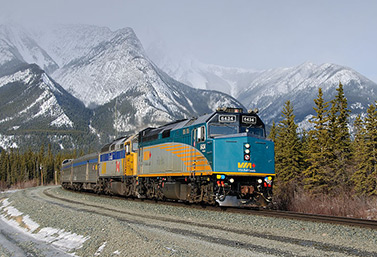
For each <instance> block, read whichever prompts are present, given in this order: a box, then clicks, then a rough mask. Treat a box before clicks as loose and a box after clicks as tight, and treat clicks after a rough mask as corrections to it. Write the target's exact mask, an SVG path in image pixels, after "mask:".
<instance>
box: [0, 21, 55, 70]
mask: <svg viewBox="0 0 377 257" xmlns="http://www.w3.org/2000/svg"><path fill="white" fill-rule="evenodd" d="M0 52H1V53H2V54H1V56H0V66H1V65H4V64H6V63H7V62H10V61H15V60H17V61H19V62H26V63H30V64H31V63H36V64H38V65H39V66H40V67H41V68H42V69H44V70H45V71H47V72H53V71H54V70H56V69H57V68H58V65H57V64H56V63H55V61H54V60H53V59H52V58H51V57H50V56H49V55H48V54H47V52H46V51H45V50H44V49H42V48H41V47H40V46H39V45H38V43H37V42H36V41H35V40H34V39H33V38H32V36H31V34H30V33H28V32H27V31H26V30H25V29H24V28H22V27H21V26H18V25H8V24H7V25H0Z"/></svg>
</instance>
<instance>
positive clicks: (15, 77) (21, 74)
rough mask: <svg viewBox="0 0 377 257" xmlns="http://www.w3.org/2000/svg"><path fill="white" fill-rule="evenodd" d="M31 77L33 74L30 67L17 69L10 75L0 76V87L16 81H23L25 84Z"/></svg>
mask: <svg viewBox="0 0 377 257" xmlns="http://www.w3.org/2000/svg"><path fill="white" fill-rule="evenodd" d="M33 78H34V74H33V73H32V72H31V70H30V69H26V70H24V71H18V72H16V73H13V74H12V75H9V76H3V77H0V87H2V86H5V85H7V84H9V83H14V82H16V81H23V82H24V83H25V84H29V83H30V82H31V80H32V79H33Z"/></svg>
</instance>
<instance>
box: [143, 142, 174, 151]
mask: <svg viewBox="0 0 377 257" xmlns="http://www.w3.org/2000/svg"><path fill="white" fill-rule="evenodd" d="M166 145H172V143H165V144H160V145H152V146H147V147H143V148H142V149H144V150H145V149H153V148H161V146H166ZM167 147H170V146H167Z"/></svg>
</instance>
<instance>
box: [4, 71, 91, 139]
mask: <svg viewBox="0 0 377 257" xmlns="http://www.w3.org/2000/svg"><path fill="white" fill-rule="evenodd" d="M88 117H89V115H88V111H87V110H85V107H84V105H83V104H82V103H81V102H80V101H78V100H77V99H75V98H73V97H72V96H71V95H69V94H68V93H67V92H66V91H65V90H64V89H63V88H62V87H60V86H59V85H58V84H56V83H55V82H54V81H53V80H51V79H50V77H49V76H48V75H47V74H46V73H45V72H44V71H43V70H41V69H40V68H39V67H38V66H37V65H36V64H31V65H29V64H23V65H21V66H19V67H18V70H17V71H16V72H14V73H9V74H6V75H3V76H1V77H0V134H1V135H2V137H3V138H8V137H9V136H12V138H13V140H12V144H13V143H15V142H16V141H19V142H22V143H23V144H25V142H27V141H28V139H30V138H31V137H32V136H31V135H33V134H38V133H42V134H43V133H47V134H48V133H50V132H49V131H51V133H53V134H54V135H55V136H56V134H60V136H65V135H66V133H67V134H70V132H69V131H71V130H85V119H88ZM83 118H84V120H82V119H83ZM59 131H61V132H59ZM65 131H67V132H65ZM44 137H46V134H45V135H44ZM36 141H37V140H36ZM37 142H38V141H37ZM39 142H41V140H39ZM22 143H21V144H22ZM34 143H36V142H34ZM12 144H11V145H12ZM15 144H16V145H20V143H15ZM37 144H38V143H37Z"/></svg>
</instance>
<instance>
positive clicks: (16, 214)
mask: <svg viewBox="0 0 377 257" xmlns="http://www.w3.org/2000/svg"><path fill="white" fill-rule="evenodd" d="M1 203H2V205H1V206H0V211H1V215H0V218H1V219H2V220H3V221H4V222H6V223H7V224H9V225H10V226H13V227H15V228H16V229H18V230H19V231H21V232H23V233H25V234H27V235H28V236H31V237H33V238H35V239H38V240H41V241H43V242H47V243H49V244H52V245H54V246H55V247H57V248H59V249H61V250H63V251H65V252H71V251H73V250H75V249H79V248H81V247H82V245H83V244H84V242H85V241H86V240H88V239H89V237H84V236H82V235H78V234H76V233H71V232H67V231H65V230H64V229H56V228H51V227H45V228H41V229H40V230H39V231H38V232H37V233H34V232H35V231H37V229H39V228H40V225H39V224H38V223H36V222H34V221H33V220H32V219H31V218H30V217H29V215H26V216H22V215H23V213H22V212H20V211H19V210H17V209H16V208H14V207H13V206H11V205H10V204H11V203H10V202H9V200H8V198H6V199H4V200H3V201H2V202H1Z"/></svg>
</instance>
